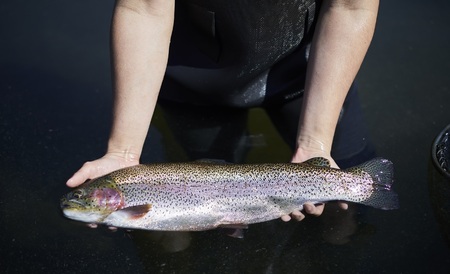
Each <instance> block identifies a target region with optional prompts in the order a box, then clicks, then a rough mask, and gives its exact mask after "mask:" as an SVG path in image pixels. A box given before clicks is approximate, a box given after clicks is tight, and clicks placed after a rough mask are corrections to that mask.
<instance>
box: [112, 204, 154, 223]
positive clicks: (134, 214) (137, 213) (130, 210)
mask: <svg viewBox="0 0 450 274" xmlns="http://www.w3.org/2000/svg"><path fill="white" fill-rule="evenodd" d="M151 209H152V205H151V204H145V205H137V206H130V207H127V208H124V209H121V210H118V211H116V212H115V214H118V215H122V216H123V217H124V218H127V219H131V220H135V219H139V218H142V217H144V215H145V214H147V213H148V212H149V211H150V210H151Z"/></svg>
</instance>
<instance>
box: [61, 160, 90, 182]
mask: <svg viewBox="0 0 450 274" xmlns="http://www.w3.org/2000/svg"><path fill="white" fill-rule="evenodd" d="M91 171H92V168H91V167H90V165H89V164H88V163H86V164H84V165H83V166H82V167H81V168H80V170H78V171H77V172H75V174H73V175H72V177H71V178H70V179H69V180H67V182H66V185H67V186H68V187H77V186H79V185H81V184H82V183H84V182H85V181H86V180H87V179H90V177H91Z"/></svg>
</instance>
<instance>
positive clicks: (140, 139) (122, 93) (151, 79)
mask: <svg viewBox="0 0 450 274" xmlns="http://www.w3.org/2000/svg"><path fill="white" fill-rule="evenodd" d="M173 2H174V1H171V0H162V1H117V3H116V8H115V11H114V16H113V22H112V28H111V32H112V39H111V48H112V69H113V79H114V92H115V98H114V115H113V124H112V130H111V135H110V139H109V142H108V153H114V154H122V155H124V156H126V157H137V158H139V156H140V154H141V151H142V147H143V144H144V141H145V138H146V135H147V131H148V128H149V125H150V122H151V119H152V115H153V111H154V108H155V105H156V101H157V98H158V94H159V89H160V87H161V83H162V79H163V76H164V72H165V69H166V65H167V58H168V50H169V43H170V36H171V32H172V27H173V13H174V11H173V8H174V3H173Z"/></svg>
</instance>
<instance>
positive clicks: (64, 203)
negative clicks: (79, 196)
mask: <svg viewBox="0 0 450 274" xmlns="http://www.w3.org/2000/svg"><path fill="white" fill-rule="evenodd" d="M60 206H61V209H69V208H73V207H77V208H80V207H86V204H85V203H83V202H82V201H79V200H76V199H70V200H68V199H67V198H66V197H63V198H62V199H61V202H60Z"/></svg>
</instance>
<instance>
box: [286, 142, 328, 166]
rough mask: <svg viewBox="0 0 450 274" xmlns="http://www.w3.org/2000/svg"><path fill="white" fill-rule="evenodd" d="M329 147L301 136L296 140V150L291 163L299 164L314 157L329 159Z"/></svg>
mask: <svg viewBox="0 0 450 274" xmlns="http://www.w3.org/2000/svg"><path fill="white" fill-rule="evenodd" d="M330 152H331V145H329V144H327V143H325V142H323V141H320V140H318V139H315V138H313V137H311V136H305V135H301V136H299V137H298V139H297V148H296V150H295V152H294V155H293V157H292V162H294V163H300V162H303V161H306V160H308V159H311V158H314V157H324V158H327V159H330V158H331V153H330Z"/></svg>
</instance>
